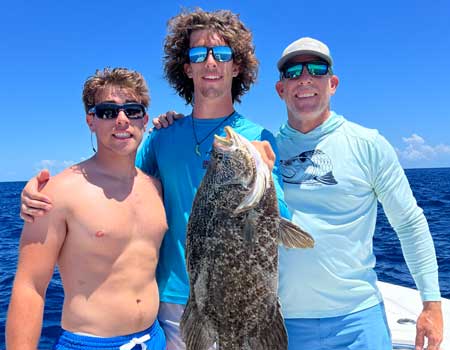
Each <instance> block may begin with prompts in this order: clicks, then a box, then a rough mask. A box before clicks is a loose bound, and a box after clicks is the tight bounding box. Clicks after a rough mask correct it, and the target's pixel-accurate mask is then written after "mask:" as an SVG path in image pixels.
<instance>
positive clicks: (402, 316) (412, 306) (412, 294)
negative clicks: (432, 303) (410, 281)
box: [378, 282, 450, 350]
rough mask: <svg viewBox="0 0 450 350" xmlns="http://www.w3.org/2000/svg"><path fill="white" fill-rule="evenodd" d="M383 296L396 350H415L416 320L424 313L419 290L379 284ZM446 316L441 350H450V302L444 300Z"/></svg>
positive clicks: (443, 305) (383, 283)
mask: <svg viewBox="0 0 450 350" xmlns="http://www.w3.org/2000/svg"><path fill="white" fill-rule="evenodd" d="M378 287H379V288H380V291H381V293H382V294H383V299H384V305H385V308H386V314H387V320H388V323H389V328H390V329H391V335H392V343H393V348H394V349H414V342H415V339H416V320H417V318H418V317H419V314H420V312H421V311H422V301H421V299H420V294H419V292H418V291H417V290H415V289H411V288H406V287H402V286H398V285H394V284H391V283H386V282H378ZM442 312H443V315H444V341H443V343H442V344H441V350H450V300H449V299H442Z"/></svg>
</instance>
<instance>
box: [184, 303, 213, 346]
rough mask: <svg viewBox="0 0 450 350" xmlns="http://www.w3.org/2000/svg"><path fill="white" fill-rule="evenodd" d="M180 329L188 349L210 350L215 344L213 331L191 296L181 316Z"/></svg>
mask: <svg viewBox="0 0 450 350" xmlns="http://www.w3.org/2000/svg"><path fill="white" fill-rule="evenodd" d="M180 329H181V337H182V338H183V341H184V343H185V344H186V350H208V349H209V348H210V347H211V346H212V345H213V344H214V337H213V336H212V333H211V331H210V330H209V328H208V327H207V325H206V323H205V322H204V320H202V317H201V316H200V314H199V313H198V310H197V307H196V304H195V302H192V299H190V298H189V301H188V303H187V305H186V308H185V309H184V312H183V316H182V317H181V321H180Z"/></svg>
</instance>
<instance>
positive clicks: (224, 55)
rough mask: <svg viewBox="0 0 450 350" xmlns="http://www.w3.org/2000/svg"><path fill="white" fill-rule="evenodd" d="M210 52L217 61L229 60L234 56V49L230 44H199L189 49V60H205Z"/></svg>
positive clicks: (195, 61)
mask: <svg viewBox="0 0 450 350" xmlns="http://www.w3.org/2000/svg"><path fill="white" fill-rule="evenodd" d="M209 52H212V54H213V57H214V59H215V60H216V61H217V62H228V61H231V60H232V58H233V50H232V49H231V47H229V46H213V47H207V46H197V47H191V48H190V49H189V61H190V62H191V63H201V62H205V61H206V59H207V58H208V55H209Z"/></svg>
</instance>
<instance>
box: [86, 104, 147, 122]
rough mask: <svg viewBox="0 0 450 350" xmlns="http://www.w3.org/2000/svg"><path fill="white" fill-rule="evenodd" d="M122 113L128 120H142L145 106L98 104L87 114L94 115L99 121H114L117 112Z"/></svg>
mask: <svg viewBox="0 0 450 350" xmlns="http://www.w3.org/2000/svg"><path fill="white" fill-rule="evenodd" d="M120 111H123V112H124V113H125V115H126V116H127V117H128V119H142V118H144V116H145V113H146V110H145V106H144V105H143V104H140V103H135V102H132V103H124V104H118V103H110V102H106V103H99V104H98V105H95V106H94V107H92V108H91V109H89V111H88V113H92V114H95V115H96V116H97V118H100V119H114V118H117V116H118V115H119V112H120Z"/></svg>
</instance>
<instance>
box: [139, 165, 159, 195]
mask: <svg viewBox="0 0 450 350" xmlns="http://www.w3.org/2000/svg"><path fill="white" fill-rule="evenodd" d="M136 169H137V172H138V177H139V179H140V180H141V181H142V183H143V186H145V187H149V188H153V189H155V190H156V191H157V192H158V194H159V195H160V196H161V195H162V185H161V181H159V180H158V179H157V178H156V177H153V176H150V175H148V174H146V173H144V172H143V171H142V170H140V169H139V168H136Z"/></svg>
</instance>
